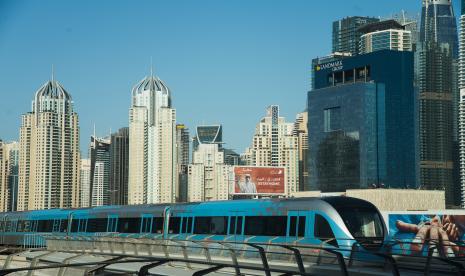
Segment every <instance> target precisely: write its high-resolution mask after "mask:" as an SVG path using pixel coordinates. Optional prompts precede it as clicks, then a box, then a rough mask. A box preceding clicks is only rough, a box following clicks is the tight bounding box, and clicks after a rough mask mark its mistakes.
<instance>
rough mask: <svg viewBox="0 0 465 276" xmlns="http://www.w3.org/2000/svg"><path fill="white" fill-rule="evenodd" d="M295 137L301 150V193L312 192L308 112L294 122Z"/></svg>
mask: <svg viewBox="0 0 465 276" xmlns="http://www.w3.org/2000/svg"><path fill="white" fill-rule="evenodd" d="M294 136H296V137H297V144H298V148H299V187H298V188H299V191H308V190H310V187H309V185H308V184H309V183H308V177H309V172H308V160H307V158H308V112H307V111H304V112H301V113H298V114H297V116H296V119H295V122H294Z"/></svg>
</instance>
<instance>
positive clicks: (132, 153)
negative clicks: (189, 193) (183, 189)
mask: <svg viewBox="0 0 465 276" xmlns="http://www.w3.org/2000/svg"><path fill="white" fill-rule="evenodd" d="M176 174H177V172H176V111H175V110H174V109H172V108H171V95H170V90H169V88H168V87H167V86H166V85H165V83H164V82H163V81H162V80H160V79H159V78H158V77H156V76H153V75H150V76H148V77H146V78H144V79H143V80H142V81H140V82H139V83H138V84H137V85H136V86H134V88H133V89H132V100H131V108H130V109H129V180H128V203H129V204H144V203H163V202H175V200H176V194H177V190H176Z"/></svg>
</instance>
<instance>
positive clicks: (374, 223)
mask: <svg viewBox="0 0 465 276" xmlns="http://www.w3.org/2000/svg"><path fill="white" fill-rule="evenodd" d="M338 212H339V214H340V215H341V217H342V220H343V221H344V223H345V225H346V226H347V229H348V230H349V231H350V233H351V234H352V236H353V237H354V238H356V239H357V238H383V236H384V233H383V226H382V225H383V224H382V222H381V217H380V215H379V213H378V212H376V211H375V210H373V209H370V208H357V207H355V208H339V210H338Z"/></svg>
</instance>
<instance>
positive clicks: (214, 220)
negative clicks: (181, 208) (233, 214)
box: [194, 217, 228, 235]
mask: <svg viewBox="0 0 465 276" xmlns="http://www.w3.org/2000/svg"><path fill="white" fill-rule="evenodd" d="M227 230H228V217H196V218H195V223H194V234H214V235H226V234H227V233H226V232H227Z"/></svg>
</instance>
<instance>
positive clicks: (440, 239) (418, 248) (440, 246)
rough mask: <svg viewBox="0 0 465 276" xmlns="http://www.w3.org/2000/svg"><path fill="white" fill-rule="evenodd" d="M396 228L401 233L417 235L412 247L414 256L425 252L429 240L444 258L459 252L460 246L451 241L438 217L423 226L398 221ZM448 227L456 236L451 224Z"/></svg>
mask: <svg viewBox="0 0 465 276" xmlns="http://www.w3.org/2000/svg"><path fill="white" fill-rule="evenodd" d="M396 226H397V229H399V231H401V232H406V233H414V234H416V236H415V238H414V239H413V240H412V244H411V245H410V251H411V252H412V254H421V253H422V252H423V247H424V246H425V244H426V243H427V242H428V240H429V242H428V243H429V245H430V246H433V245H436V248H437V250H438V252H439V254H440V255H441V256H443V257H446V256H449V255H451V254H454V253H457V252H458V251H459V248H458V246H457V245H455V244H454V243H452V242H451V241H450V238H449V236H448V234H447V232H446V230H444V229H443V225H442V223H441V220H440V218H439V217H438V216H436V217H434V218H433V219H432V220H430V221H429V222H426V223H425V224H423V225H421V224H420V225H416V224H411V223H405V222H403V221H400V220H398V221H396ZM448 227H449V228H450V229H451V231H450V233H452V234H454V232H453V230H454V227H453V226H451V225H449V224H448Z"/></svg>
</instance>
